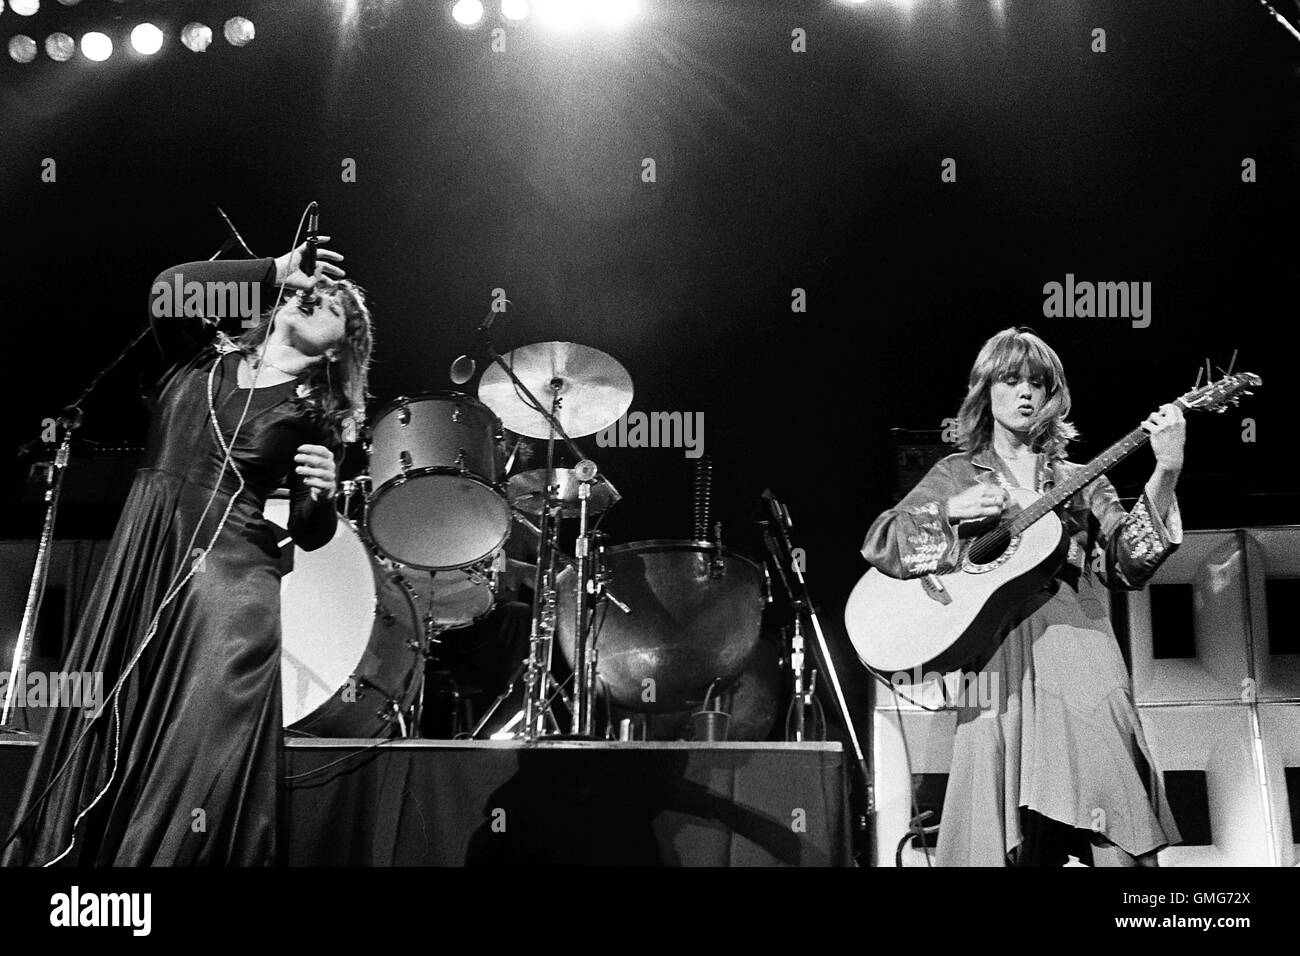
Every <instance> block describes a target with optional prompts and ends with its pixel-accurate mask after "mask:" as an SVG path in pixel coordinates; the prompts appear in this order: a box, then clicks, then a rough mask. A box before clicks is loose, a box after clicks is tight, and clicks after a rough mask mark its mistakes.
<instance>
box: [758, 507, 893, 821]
mask: <svg viewBox="0 0 1300 956" xmlns="http://www.w3.org/2000/svg"><path fill="white" fill-rule="evenodd" d="M763 497H764V498H765V499H767V503H768V506H769V507H770V508H771V510H772V514H773V517H774V519H775V520H773V521H771V522H769V524H770V525H771V526H772V528H773V529H774V530H775V531H776V533H777V534H778V535H779V536H780V540H781V545H782V547H780V548H775V549H773V552H772V557H773V560H775V561H776V562H777V565H778V567H788V568H790V570H791V571H792V572H793V573H794V578H795V584H794V586H793V587H791V584H790V581H789V580H788V579H786V577H785V574H784V573H782V575H781V577H782V579H783V580H785V581H786V586H787V587H788V588H790V600H791V602H792V604H793V605H794V607H795V614H796V620H797V618H798V615H799V613H800V610H799V609H800V608H802V609H803V610H804V611H806V612H807V614H808V618H809V620H810V621H811V623H812V629H813V634H814V635H815V636H816V638H817V641H816V643H815V644H814V645H813V650H814V651H815V652H818V656H819V657H820V658H821V665H822V673H824V674H826V675H827V678H828V681H827V682H828V683H829V684H830V687H831V691H832V693H833V696H834V700H835V706H836V708H837V709H838V710H839V713H840V719H841V720H843V721H844V729H845V730H846V731H847V732H848V735H849V742H850V743H851V744H852V746H853V755H854V757H855V758H856V759H857V762H858V770H859V772H860V773H861V774H862V781H863V784H864V786H865V788H866V797H867V813H868V814H871V813H874V812H875V809H876V786H875V780H874V778H873V777H872V774H871V768H870V767H868V766H867V758H866V754H865V753H864V752H863V750H862V742H861V741H860V740H859V739H858V731H857V728H856V727H855V726H854V725H853V718H852V716H851V715H850V713H849V704H848V700H847V698H845V696H844V688H843V687H842V686H841V685H840V677H839V673H838V672H837V671H836V669H835V662H834V661H833V660H832V658H831V651H830V645H829V644H828V643H827V641H826V633H825V632H824V631H823V630H822V625H821V620H820V619H819V618H818V616H817V608H816V606H815V605H814V604H813V601H812V595H811V594H810V593H809V591H808V580H807V578H805V577H804V571H803V562H802V561H794V560H791V558H792V557H793V555H794V552H795V549H794V547H793V545H792V543H791V541H790V530H791V529H792V528H793V527H794V522H793V521H791V520H790V511H789V509H788V508H786V507H785V505H783V504H781V502H779V501H777V499H776V496H775V495H773V494H772V492H771V491H764V492H763ZM767 537H768V541H769V546H770V545H771V544H773V543H774V542H773V541H772V539H771V536H770V535H768V536H767ZM796 705H798V702H796Z"/></svg>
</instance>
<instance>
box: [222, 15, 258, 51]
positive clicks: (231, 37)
mask: <svg viewBox="0 0 1300 956" xmlns="http://www.w3.org/2000/svg"><path fill="white" fill-rule="evenodd" d="M225 34H226V42H227V43H229V44H230V45H231V46H247V45H248V44H250V43H252V42H253V37H254V36H256V32H255V31H254V30H253V21H252V20H249V19H247V18H246V17H231V18H230V19H229V20H227V21H226V26H225Z"/></svg>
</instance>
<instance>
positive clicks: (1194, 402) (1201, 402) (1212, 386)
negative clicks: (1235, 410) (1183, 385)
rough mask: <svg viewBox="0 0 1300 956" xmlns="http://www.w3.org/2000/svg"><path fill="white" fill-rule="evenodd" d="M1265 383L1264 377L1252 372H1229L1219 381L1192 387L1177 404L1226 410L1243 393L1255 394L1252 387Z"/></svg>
mask: <svg viewBox="0 0 1300 956" xmlns="http://www.w3.org/2000/svg"><path fill="white" fill-rule="evenodd" d="M1263 384H1264V382H1263V379H1261V378H1260V377H1259V376H1258V375H1255V374H1254V373H1252V372H1237V373H1236V374H1235V375H1233V374H1228V375H1224V376H1223V378H1221V379H1219V380H1218V381H1217V382H1210V383H1209V384H1207V385H1202V386H1201V387H1200V388H1194V389H1192V390H1191V391H1190V392H1188V393H1187V394H1186V395H1183V396H1182V397H1181V398H1178V399H1177V400H1176V401H1175V404H1176V405H1181V406H1182V407H1183V408H1184V409H1195V410H1197V411H1203V412H1226V411H1227V410H1228V406H1229V405H1236V404H1237V403H1238V402H1239V401H1240V400H1241V396H1243V395H1253V394H1254V392H1252V391H1251V389H1252V388H1258V387H1259V386H1260V385H1263Z"/></svg>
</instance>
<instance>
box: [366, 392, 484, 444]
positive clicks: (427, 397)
mask: <svg viewBox="0 0 1300 956" xmlns="http://www.w3.org/2000/svg"><path fill="white" fill-rule="evenodd" d="M462 398H463V399H468V400H469V402H470V403H472V404H474V405H478V406H479V407H481V408H482V409H483V410H484V411H486V412H487V413H488V414H489V415H490V416H492V421H493V422H495V423H496V425H497V428H498V429H499V428H500V427H501V419H500V418H499V417H498V416H497V413H496V412H494V411H492V409H491V408H490V407H488V405H487V403H485V402H484V401H483V400H482V399H480V398H479V397H478V396H477V395H471V394H470V393H469V392H458V391H456V390H455V389H451V388H444V389H430V390H429V391H425V392H415V393H414V394H411V395H399V396H397V398H395V399H393V400H392V401H390V402H389V403H388V404H387V405H385V406H384V407H383V408H381V409H380V410H379V411H378V412H376V413H375V417H374V418H372V419H371V420H370V431H371V433H373V432H374V430H375V426H377V425H378V424H379V423H380V422H381V421H383V420H384V419H385V418H387V417H388V416H389V415H391V414H392V413H393V412H395V411H397V410H398V409H399V408H401V407H403V406H404V405H411V404H414V403H415V402H427V401H439V400H447V399H462Z"/></svg>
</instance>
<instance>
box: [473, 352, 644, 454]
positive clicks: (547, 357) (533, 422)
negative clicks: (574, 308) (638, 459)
mask: <svg viewBox="0 0 1300 956" xmlns="http://www.w3.org/2000/svg"><path fill="white" fill-rule="evenodd" d="M501 358H502V360H503V361H504V362H505V363H506V364H507V365H509V366H510V367H511V368H512V369H514V372H515V374H516V375H518V376H519V380H520V381H521V382H523V383H524V385H525V386H527V388H528V390H529V391H531V392H532V393H533V395H535V396H536V398H537V400H538V401H539V402H540V403H541V404H542V405H543V407H545V408H546V409H547V410H548V411H549V410H550V408H551V401H552V399H553V397H554V396H555V394H556V390H557V389H558V392H559V396H560V399H561V404H560V410H559V413H558V414H557V415H556V418H558V419H559V421H560V425H561V427H563V429H564V430H565V431H566V432H567V433H568V435H569V437H570V438H582V437H583V436H584V435H594V434H595V433H596V432H598V431H600V430H601V429H602V428H608V427H609V426H610V425H612V424H614V423H615V422H616V421H618V420H619V419H620V418H622V417H623V415H625V414H626V413H627V410H628V408H629V406H631V404H632V377H631V376H630V375H628V374H627V369H625V368H624V367H623V366H622V365H621V364H619V362H618V361H617V360H616V359H614V358H613V357H612V356H610V355H607V354H605V353H604V352H602V351H600V349H593V348H591V347H589V346H586V345H579V344H577V343H576V342H537V343H535V344H533V345H522V346H520V347H519V348H517V349H514V350H513V351H510V352H507V353H506V354H505V355H503V356H501ZM478 397H479V400H480V401H481V402H483V404H484V405H486V406H487V407H488V408H490V409H492V411H494V412H496V414H497V416H498V417H499V418H500V419H501V424H502V425H504V426H505V427H506V428H508V429H510V430H511V431H512V432H517V433H519V434H520V435H527V436H528V437H529V438H546V437H548V436H549V435H550V433H551V430H550V425H549V424H547V421H546V419H545V418H544V417H543V416H542V415H540V414H538V412H537V410H536V409H534V408H533V407H532V406H530V405H529V404H527V403H526V402H525V401H524V399H523V398H521V397H520V396H519V394H518V393H517V392H516V391H515V385H514V382H512V381H511V380H510V376H508V375H507V374H506V373H505V370H504V369H503V368H501V366H500V365H498V364H497V363H495V362H493V363H492V364H491V365H489V366H488V367H487V369H486V370H485V371H484V372H483V377H482V378H481V379H480V380H479V384H478Z"/></svg>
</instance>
